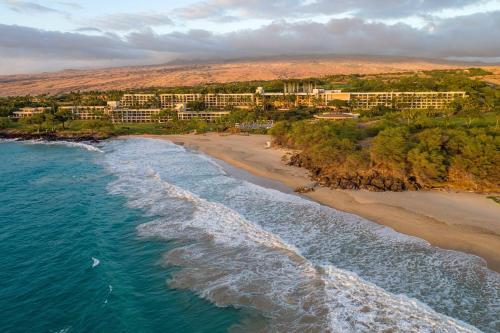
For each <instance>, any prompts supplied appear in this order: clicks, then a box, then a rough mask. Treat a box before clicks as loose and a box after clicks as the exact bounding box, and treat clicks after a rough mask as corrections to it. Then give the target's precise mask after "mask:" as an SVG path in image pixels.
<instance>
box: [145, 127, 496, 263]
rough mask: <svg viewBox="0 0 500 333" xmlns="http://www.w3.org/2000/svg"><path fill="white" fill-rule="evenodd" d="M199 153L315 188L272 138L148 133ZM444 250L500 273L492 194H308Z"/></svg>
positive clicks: (319, 190) (264, 175)
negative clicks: (478, 259) (481, 262)
mask: <svg viewBox="0 0 500 333" xmlns="http://www.w3.org/2000/svg"><path fill="white" fill-rule="evenodd" d="M141 137H147V138H155V139H163V140H168V141H171V142H174V143H177V144H181V145H185V146H186V147H189V148H191V149H195V150H198V151H200V152H203V153H205V154H207V155H210V156H212V157H214V158H216V159H219V160H222V161H224V162H226V163H228V164H230V165H232V166H234V167H237V168H241V169H244V170H246V171H247V172H249V173H251V174H253V175H255V176H258V177H262V178H265V179H269V180H273V181H278V182H281V183H283V184H285V185H286V186H288V187H290V188H292V189H295V188H299V187H307V186H309V185H310V184H311V179H310V178H309V175H308V172H307V170H305V169H302V168H298V167H294V166H289V165H287V164H286V163H285V162H284V161H283V157H284V156H285V155H286V154H291V153H292V152H291V151H289V150H286V149H281V148H274V147H272V148H268V142H270V141H272V137H271V136H268V135H249V136H244V135H219V134H216V133H210V134H205V135H192V134H186V135H143V136H141ZM302 195H304V196H306V197H308V198H310V199H311V200H314V201H316V202H318V203H321V204H323V205H327V206H330V207H333V208H335V209H338V210H342V211H345V212H349V213H352V214H356V215H358V216H361V217H364V218H366V219H368V220H371V221H374V222H376V223H379V224H382V225H385V226H388V227H390V228H392V229H394V230H396V231H398V232H401V233H404V234H407V235H410V236H415V237H418V238H421V239H424V240H426V241H428V242H429V243H431V244H432V245H435V246H438V247H440V248H444V249H449V250H456V251H462V252H466V253H471V254H474V255H477V256H479V257H481V258H483V259H484V260H485V261H486V263H487V266H488V267H489V268H490V269H492V270H495V271H497V272H500V220H499V219H498V217H499V216H500V205H498V204H497V203H496V202H494V201H493V200H491V199H489V198H487V195H486V194H476V193H467V192H449V191H409V192H397V193H396V192H369V191H352V190H335V189H329V188H325V187H319V188H317V189H316V190H314V191H311V192H308V193H304V194H302Z"/></svg>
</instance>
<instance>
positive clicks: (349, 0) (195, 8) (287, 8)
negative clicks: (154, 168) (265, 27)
mask: <svg viewBox="0 0 500 333" xmlns="http://www.w3.org/2000/svg"><path fill="white" fill-rule="evenodd" d="M484 2H485V1H484V0H377V1H373V0H312V1H306V0H273V1H269V0H253V1H249V0H206V1H203V2H198V3H195V4H192V5H190V6H186V7H182V8H180V9H178V11H177V13H178V14H179V15H180V16H181V17H182V18H184V19H209V20H214V21H221V20H224V19H225V18H231V19H235V18H240V19H241V18H243V19H244V18H266V19H277V18H284V17H286V18H292V17H295V18H299V17H309V16H314V15H330V16H331V15H338V14H347V13H352V14H355V15H356V16H360V17H364V18H402V17H408V16H413V15H419V14H429V13H433V12H436V11H439V10H443V9H457V8H463V7H465V6H468V5H472V4H481V3H484Z"/></svg>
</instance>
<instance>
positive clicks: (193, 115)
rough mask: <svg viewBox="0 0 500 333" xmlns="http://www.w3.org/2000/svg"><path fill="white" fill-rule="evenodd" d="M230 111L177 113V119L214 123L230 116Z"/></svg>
mask: <svg viewBox="0 0 500 333" xmlns="http://www.w3.org/2000/svg"><path fill="white" fill-rule="evenodd" d="M230 113H231V112H229V111H200V112H192V111H185V112H177V118H178V119H179V120H191V119H202V120H205V121H208V122H214V121H216V120H217V119H220V118H222V117H224V116H227V115H229V114H230Z"/></svg>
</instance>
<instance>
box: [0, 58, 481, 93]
mask: <svg viewBox="0 0 500 333" xmlns="http://www.w3.org/2000/svg"><path fill="white" fill-rule="evenodd" d="M471 66H472V65H471V64H457V63H434V62H431V61H426V60H415V59H398V58H380V59H377V58H367V59H364V58H359V59H358V58H351V59H347V58H338V59H333V58H325V59H318V58H309V59H307V58H305V59H289V60H276V59H273V60H269V59H268V60H241V61H231V62H221V63H205V64H188V65H186V64H182V65H157V66H140V67H119V68H107V69H94V70H65V71H60V72H55V73H42V74H29V75H25V74H23V75H4V76H0V96H9V95H27V94H31V95H36V94H43V93H49V94H57V93H61V92H69V91H76V90H81V91H85V90H111V89H129V88H142V87H152V86H181V85H185V86H189V85H197V84H203V83H213V82H231V81H251V80H272V79H280V78H305V77H322V76H325V75H331V74H354V73H357V74H377V73H393V72H401V71H417V70H428V69H447V68H460V67H471Z"/></svg>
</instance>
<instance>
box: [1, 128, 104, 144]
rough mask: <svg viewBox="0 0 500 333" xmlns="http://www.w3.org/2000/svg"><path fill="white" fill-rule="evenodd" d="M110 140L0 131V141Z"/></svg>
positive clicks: (93, 136)
mask: <svg viewBox="0 0 500 333" xmlns="http://www.w3.org/2000/svg"><path fill="white" fill-rule="evenodd" d="M108 138H110V136H109V135H103V134H81V133H55V132H43V133H26V132H17V131H0V139H18V140H45V141H70V142H83V141H85V142H94V143H96V142H99V141H101V140H105V139H108Z"/></svg>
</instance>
